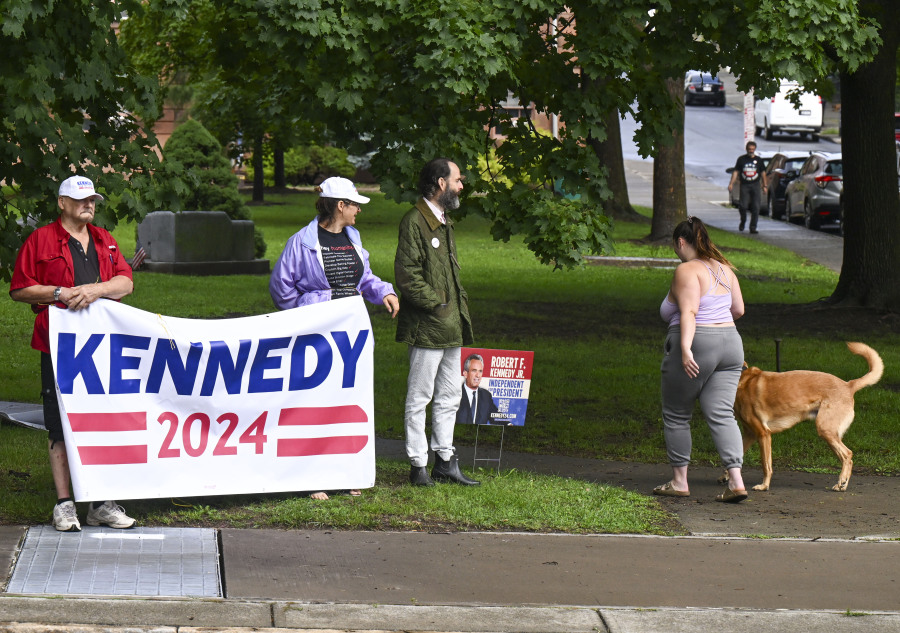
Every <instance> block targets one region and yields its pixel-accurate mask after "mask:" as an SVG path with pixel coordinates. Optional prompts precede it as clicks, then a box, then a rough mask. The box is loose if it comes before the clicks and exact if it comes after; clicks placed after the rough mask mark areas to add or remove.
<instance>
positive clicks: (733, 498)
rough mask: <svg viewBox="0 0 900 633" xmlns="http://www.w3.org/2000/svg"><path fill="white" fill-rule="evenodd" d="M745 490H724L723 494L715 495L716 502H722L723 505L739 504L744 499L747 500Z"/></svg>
mask: <svg viewBox="0 0 900 633" xmlns="http://www.w3.org/2000/svg"><path fill="white" fill-rule="evenodd" d="M747 496H748V495H747V491H746V490H732V489H731V488H726V489H725V492H723V493H722V494H720V495H716V501H723V502H725V503H740V502H741V501H743V500H744V499H746V498H747Z"/></svg>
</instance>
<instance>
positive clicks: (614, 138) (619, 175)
mask: <svg viewBox="0 0 900 633" xmlns="http://www.w3.org/2000/svg"><path fill="white" fill-rule="evenodd" d="M603 120H604V121H603V122H604V127H605V128H606V140H605V141H598V140H596V139H594V138H593V137H592V138H590V139H589V140H588V142H589V144H590V146H591V148H592V149H593V150H594V153H595V154H597V158H598V159H599V160H600V164H601V165H603V166H604V167H606V171H607V174H606V186H607V187H609V189H610V191H612V197H610V198H608V199H607V200H604V201H603V212H604V213H605V214H606V215H608V216H610V217H612V218H616V219H617V220H628V221H631V222H646V221H647V218H645V217H644V216H642V215H641V214H640V213H638V212H637V211H635V210H634V207H632V206H631V202H630V201H629V199H628V183H627V182H626V181H625V160H624V158H623V157H622V130H621V128H620V125H619V111H618V110H610V111H609V112H607V113H606V115H605V116H604V117H603Z"/></svg>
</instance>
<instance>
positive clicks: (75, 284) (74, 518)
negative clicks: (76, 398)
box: [9, 176, 134, 532]
mask: <svg viewBox="0 0 900 633" xmlns="http://www.w3.org/2000/svg"><path fill="white" fill-rule="evenodd" d="M100 200H103V196H101V195H100V194H98V193H97V192H95V191H94V183H93V182H91V181H90V180H89V179H87V178H85V177H83V176H72V177H71V178H68V179H66V180H65V181H63V183H62V184H61V185H60V186H59V198H58V199H57V204H58V205H59V209H60V214H59V218H58V219H57V220H56V221H55V222H53V223H51V224H49V225H47V226H44V227H41V228H39V229H37V230H35V231H34V232H33V233H32V234H31V235H29V236H28V239H27V240H25V243H24V244H23V245H22V248H21V249H20V250H19V254H18V256H17V257H16V266H15V270H14V271H13V277H12V282H11V283H10V289H9V296H10V297H12V298H13V300H14V301H21V302H23V303H28V304H31V310H32V311H33V312H34V313H35V315H36V316H35V319H34V333H33V335H32V338H31V346H32V347H33V348H34V349H36V350H38V351H40V352H41V395H42V396H43V399H44V425H45V426H46V427H47V431H48V432H49V451H50V470H51V472H52V473H53V483H54V485H55V486H56V496H57V498H58V501H57V503H56V506H55V507H54V508H53V526H54V527H55V528H56V529H57V530H60V531H62V532H67V531H79V530H80V529H81V524H80V523H79V522H78V515H77V514H76V512H75V503H74V501H73V500H72V498H71V497H70V496H69V494H70V493H69V485H70V475H69V459H68V456H67V455H66V445H65V438H64V436H63V430H62V420H61V418H60V414H59V403H58V402H57V398H56V378H55V376H54V375H53V362H52V360H51V358H50V332H49V324H50V315H49V312H50V306H51V305H52V306H56V307H57V308H65V309H69V310H83V309H84V308H87V307H88V306H89V305H90V304H92V303H93V302H94V301H96V300H97V299H101V298H107V299H115V300H119V299H121V298H122V297H124V296H126V295H128V294H131V292H132V290H134V283H133V282H132V278H131V268H130V267H129V266H128V263H127V262H126V261H125V258H124V257H123V256H122V253H121V252H119V246H118V244H116V241H115V240H114V239H113V237H112V235H110V234H109V232H108V231H105V230H104V229H101V228H99V227H96V226H94V225H92V224H91V222H92V221H93V219H94V210H95V208H96V204H97V202H98V201H100ZM87 523H88V525H100V524H101V523H103V524H105V525H108V526H110V527H114V528H128V527H131V526H132V525H134V519H132V518H131V517H129V516H128V515H127V514H125V511H124V510H123V509H122V507H121V506H119V505H118V504H116V503H115V502H114V501H105V502H103V503H99V504H98V503H96V502H95V503H92V504H91V508H90V509H89V510H88V514H87Z"/></svg>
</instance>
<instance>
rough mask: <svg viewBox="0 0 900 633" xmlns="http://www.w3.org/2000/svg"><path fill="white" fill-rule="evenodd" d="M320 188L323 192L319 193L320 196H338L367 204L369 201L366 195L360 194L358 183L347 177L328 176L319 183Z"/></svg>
mask: <svg viewBox="0 0 900 633" xmlns="http://www.w3.org/2000/svg"><path fill="white" fill-rule="evenodd" d="M319 188H321V189H322V193H320V194H319V197H320V198H338V199H340V200H349V201H350V202H355V203H357V204H365V203H367V202H368V201H369V199H368V198H366V197H365V196H361V195H359V192H358V191H357V190H356V185H354V184H353V182H352V181H350V180H348V179H346V178H338V177H337V176H332V177H331V178H326V179H325V180H323V181H322V184H321V185H319Z"/></svg>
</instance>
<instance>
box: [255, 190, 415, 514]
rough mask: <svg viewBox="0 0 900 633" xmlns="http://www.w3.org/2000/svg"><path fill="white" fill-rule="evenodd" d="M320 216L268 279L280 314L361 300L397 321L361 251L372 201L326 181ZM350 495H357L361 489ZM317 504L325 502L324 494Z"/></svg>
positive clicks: (394, 305)
mask: <svg viewBox="0 0 900 633" xmlns="http://www.w3.org/2000/svg"><path fill="white" fill-rule="evenodd" d="M316 190H317V191H318V192H319V199H318V201H317V202H316V211H317V212H318V216H317V217H316V218H315V219H313V221H312V222H310V223H309V224H308V225H307V226H306V227H304V228H303V229H301V230H300V231H299V232H297V233H295V234H294V235H292V236H291V238H290V239H289V240H288V241H287V244H286V245H285V247H284V252H283V253H281V257H279V258H278V262H277V263H276V264H275V268H274V270H273V271H272V276H271V278H270V279H269V293H270V294H271V295H272V300H273V301H274V302H275V305H276V306H278V308H279V309H280V310H288V309H290V308H296V307H298V306H304V305H310V304H312V303H319V302H321V301H330V300H331V299H341V298H344V297H354V296H356V295H362V297H363V298H364V299H366V300H367V301H369V302H371V303H375V304H378V303H382V304H384V307H385V308H387V310H388V312H390V313H391V316H392V317H396V316H397V312H398V311H399V310H400V302H399V301H398V299H397V294H396V293H395V292H394V287H393V286H392V285H391V284H389V283H387V282H386V281H382V280H381V279H379V278H378V277H376V276H375V275H374V274H373V273H372V269H371V268H370V267H369V253H368V252H367V251H366V249H364V248H363V247H362V242H360V239H359V231H357V230H356V229H355V228H354V227H353V225H354V224H356V214H357V213H359V211H360V209H361V206H360V205H363V204H365V203H367V202H368V201H369V199H368V198H367V197H365V196H361V195H359V192H357V191H356V187H355V186H354V185H353V183H352V182H351V181H350V180H347V179H346V178H328V179H326V180H325V181H323V182H322V184H321V185H320V186H319V187H317V188H316ZM350 494H352V495H358V494H359V491H358V490H351V491H350ZM310 497H312V498H313V499H319V500H325V499H328V495H327V494H325V493H324V492H314V493H313V494H311V495H310Z"/></svg>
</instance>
